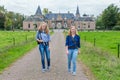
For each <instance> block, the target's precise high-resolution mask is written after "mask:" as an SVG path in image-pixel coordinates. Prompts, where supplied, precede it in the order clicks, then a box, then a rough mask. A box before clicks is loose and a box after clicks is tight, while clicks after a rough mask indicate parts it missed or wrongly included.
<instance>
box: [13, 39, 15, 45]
mask: <svg viewBox="0 0 120 80" xmlns="http://www.w3.org/2000/svg"><path fill="white" fill-rule="evenodd" d="M13 45H14V46H15V38H13Z"/></svg>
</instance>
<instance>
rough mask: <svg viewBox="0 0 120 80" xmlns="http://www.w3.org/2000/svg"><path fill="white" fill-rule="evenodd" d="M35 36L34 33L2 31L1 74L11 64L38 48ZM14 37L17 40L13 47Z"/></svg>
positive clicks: (0, 32)
mask: <svg viewBox="0 0 120 80" xmlns="http://www.w3.org/2000/svg"><path fill="white" fill-rule="evenodd" d="M35 34H36V32H33V31H32V32H26V31H25V32H24V31H15V32H11V31H0V51H1V52H0V73H2V71H3V70H4V69H5V68H6V67H8V66H10V64H11V63H13V62H14V61H16V60H17V59H18V58H20V57H21V56H23V55H24V54H25V53H27V52H28V51H30V50H31V49H32V48H34V47H35V46H37V43H36V42H35ZM26 36H27V38H26ZM13 37H14V38H15V45H13ZM7 47H9V48H7ZM6 48H7V49H6Z"/></svg>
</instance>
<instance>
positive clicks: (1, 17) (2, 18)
mask: <svg viewBox="0 0 120 80" xmlns="http://www.w3.org/2000/svg"><path fill="white" fill-rule="evenodd" d="M4 22H5V16H4V14H3V13H1V12H0V29H4Z"/></svg>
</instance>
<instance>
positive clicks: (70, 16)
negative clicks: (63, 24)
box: [45, 13, 74, 20]
mask: <svg viewBox="0 0 120 80" xmlns="http://www.w3.org/2000/svg"><path fill="white" fill-rule="evenodd" d="M59 15H60V16H61V17H62V18H63V19H65V18H66V19H74V15H73V14H72V13H48V14H46V15H45V18H46V19H49V20H50V19H51V20H52V19H53V18H54V19H55V20H56V19H57V17H58V16H59Z"/></svg>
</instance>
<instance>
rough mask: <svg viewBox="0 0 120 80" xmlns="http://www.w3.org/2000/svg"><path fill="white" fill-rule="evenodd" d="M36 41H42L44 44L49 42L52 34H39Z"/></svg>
mask: <svg viewBox="0 0 120 80" xmlns="http://www.w3.org/2000/svg"><path fill="white" fill-rule="evenodd" d="M36 39H42V40H43V42H49V41H50V40H51V39H50V34H46V33H45V32H37V35H36Z"/></svg>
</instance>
